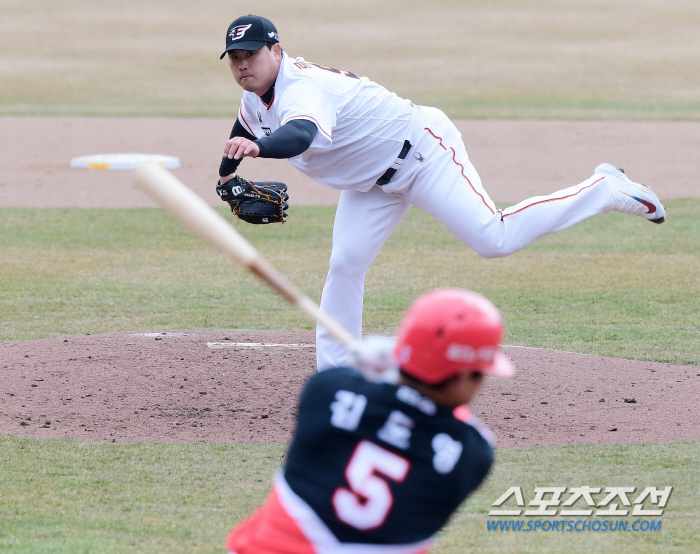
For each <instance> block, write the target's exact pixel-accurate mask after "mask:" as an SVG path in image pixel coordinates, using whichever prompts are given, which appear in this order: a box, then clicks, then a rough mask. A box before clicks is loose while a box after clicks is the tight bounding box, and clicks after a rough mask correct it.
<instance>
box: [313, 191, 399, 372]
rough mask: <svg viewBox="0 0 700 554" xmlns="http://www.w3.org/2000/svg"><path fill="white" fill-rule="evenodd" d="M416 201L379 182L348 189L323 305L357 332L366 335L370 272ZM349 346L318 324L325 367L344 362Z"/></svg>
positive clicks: (321, 361)
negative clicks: (388, 191) (385, 188)
mask: <svg viewBox="0 0 700 554" xmlns="http://www.w3.org/2000/svg"><path fill="white" fill-rule="evenodd" d="M409 208H410V204H409V203H408V202H405V201H404V200H402V199H401V198H399V197H397V196H395V195H393V194H386V193H385V192H383V191H382V190H381V189H380V188H379V187H374V188H372V189H371V190H369V191H368V192H358V191H351V190H344V191H343V192H342V193H341V194H340V200H339V201H338V209H337V211H336V215H335V223H334V224H333V249H332V251H331V259H330V263H329V269H328V277H327V278H326V283H325V285H324V286H323V293H322V295H321V309H322V310H324V311H325V312H327V313H328V314H329V315H331V316H332V317H333V318H334V319H335V320H337V321H338V323H340V324H341V325H342V326H343V327H345V329H347V330H348V331H349V332H350V333H351V334H352V335H353V336H354V337H357V338H360V337H361V336H362V306H363V297H364V290H365V275H366V273H367V270H368V269H369V267H370V266H371V265H372V262H374V259H375V258H376V257H377V254H378V253H379V250H380V249H381V247H382V246H383V245H384V243H385V242H386V239H387V238H389V235H390V234H391V232H392V231H393V230H394V229H395V228H396V226H397V225H398V224H399V222H400V221H401V219H402V218H403V216H404V215H406V212H407V211H408V209H409ZM344 359H345V350H344V348H343V347H342V346H341V345H340V343H338V341H336V340H335V339H334V338H333V337H331V336H330V335H329V334H328V332H327V331H326V330H325V329H324V328H323V327H321V326H320V325H318V326H317V327H316V363H317V367H318V369H319V370H323V369H328V368H330V367H337V366H339V365H342V363H343V361H344Z"/></svg>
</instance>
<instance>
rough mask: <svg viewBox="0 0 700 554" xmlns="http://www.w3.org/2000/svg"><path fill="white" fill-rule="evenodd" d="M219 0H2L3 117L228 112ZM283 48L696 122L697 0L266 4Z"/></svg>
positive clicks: (443, 104) (523, 97) (423, 82)
mask: <svg viewBox="0 0 700 554" xmlns="http://www.w3.org/2000/svg"><path fill="white" fill-rule="evenodd" d="M251 9H253V8H250V7H244V6H242V5H237V4H235V3H233V4H232V3H231V2H227V1H225V0H200V1H198V2H176V3H175V2H172V1H168V0H139V1H137V0H102V1H100V2H80V1H79V0H59V1H52V0H32V1H31V2H27V1H26V0H0V79H1V80H2V83H3V86H2V87H1V88H0V114H34V115H35V114H80V115H120V114H121V115H125V114H129V115H154V114H161V115H184V116H192V115H211V116H230V115H231V114H232V113H234V111H235V109H236V108H237V106H238V100H239V99H240V90H239V89H237V87H236V85H235V83H234V82H233V79H232V78H231V76H230V74H229V72H228V68H227V66H226V62H225V61H219V54H220V53H221V51H223V45H224V36H225V32H226V28H227V26H228V24H229V23H230V22H231V21H232V20H233V19H234V18H235V17H237V16H239V15H242V14H244V13H248V12H249V11H250V10H251ZM253 11H254V12H255V13H258V14H259V15H264V16H267V17H269V18H270V19H272V20H273V21H274V22H275V24H276V25H277V27H278V30H279V31H280V35H281V40H282V45H283V47H284V48H285V49H286V50H287V51H288V52H289V53H290V54H291V55H293V56H303V57H305V58H306V59H307V60H311V61H315V62H318V63H323V64H326V65H334V66H337V67H343V68H347V69H351V70H352V71H354V72H356V73H358V74H360V75H367V76H368V77H370V78H371V79H373V80H376V81H378V82H380V83H381V84H383V85H384V86H387V87H388V88H389V89H390V90H393V91H395V92H396V93H397V94H399V95H400V96H403V97H405V98H410V99H411V100H413V101H414V102H416V103H420V104H428V105H435V106H438V107H440V108H442V109H443V110H445V111H446V112H447V113H448V114H449V115H450V116H452V117H460V118H472V117H478V118H484V117H485V118H494V117H497V118H555V119H600V118H606V119H695V120H697V119H698V118H699V114H700V109H699V108H700V97H699V96H698V90H699V87H700V77H699V76H700V56H698V55H697V53H698V51H699V49H700V33H698V32H697V29H698V24H699V23H700V4H698V2H696V1H694V0H672V1H671V2H669V1H668V0H607V1H606V0H569V1H567V2H558V1H557V0H529V1H528V2H520V1H518V0H470V1H468V2H465V1H460V0H435V1H430V2H424V1H419V0H384V1H382V2H374V1H372V0H354V1H353V2H347V1H345V2H343V1H341V2H337V1H336V2H323V1H321V0H270V1H268V2H265V3H264V5H260V6H255V8H254V9H253Z"/></svg>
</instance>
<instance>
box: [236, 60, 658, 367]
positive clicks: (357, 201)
mask: <svg viewBox="0 0 700 554" xmlns="http://www.w3.org/2000/svg"><path fill="white" fill-rule="evenodd" d="M238 118H239V121H240V122H241V124H243V125H244V126H245V128H246V129H247V130H248V131H249V132H250V133H251V134H253V135H255V136H256V137H257V138H260V137H264V136H265V135H269V134H271V133H272V132H274V131H275V130H277V129H278V128H279V127H280V126H281V125H284V124H285V123H287V122H288V121H291V120H293V119H308V120H310V121H312V122H313V123H315V124H316V126H317V127H318V133H317V134H316V137H315V139H314V141H313V143H312V144H311V147H310V148H309V149H308V150H307V151H305V152H304V153H302V154H301V155H299V156H296V157H294V158H290V162H291V163H292V165H293V166H294V167H296V168H297V169H299V170H300V171H301V172H302V173H304V174H306V175H308V176H309V177H310V178H312V179H314V180H315V181H318V182H319V183H321V184H323V185H326V186H328V187H331V188H334V189H339V190H341V191H342V192H341V195H340V200H339V202H338V208H337V213H336V217H335V224H334V228H333V249H332V253H331V259H330V267H329V271H328V277H327V279H326V283H325V285H324V287H323V293H322V297H321V308H322V309H323V310H325V311H326V312H327V313H329V314H330V315H331V316H332V317H333V318H335V319H336V320H337V321H338V322H339V323H340V324H341V325H343V326H344V327H345V328H346V329H348V331H350V332H351V333H352V334H353V335H354V336H355V337H357V338H359V337H361V336H362V304H363V296H364V280H365V274H366V273H367V270H368V269H369V267H370V266H371V265H372V262H373V261H374V259H375V257H376V256H377V254H378V253H379V250H380V249H381V247H382V245H383V244H384V242H385V241H386V240H387V238H388V237H389V235H390V234H391V232H392V231H393V230H394V228H395V227H396V226H397V225H398V224H399V222H400V221H401V219H402V218H403V216H404V215H405V214H406V212H407V211H408V209H409V208H410V206H411V205H415V206H417V207H418V208H420V209H421V210H423V211H425V212H428V213H430V214H431V215H432V216H433V217H435V219H437V220H438V221H440V222H441V223H442V224H443V225H445V227H447V228H448V229H449V230H450V231H451V232H452V233H453V234H454V235H455V236H456V237H457V238H459V239H460V240H461V241H462V242H463V243H464V244H465V245H467V246H468V247H469V248H471V249H472V250H474V251H475V252H477V253H478V254H480V255H481V256H484V257H487V258H497V257H502V256H507V255H509V254H512V253H514V252H516V251H517V250H520V249H521V248H523V247H525V246H527V245H528V244H530V243H531V242H532V241H534V240H535V239H537V238H538V237H541V236H543V235H546V234H548V233H554V232H557V231H561V230H563V229H566V228H567V227H570V226H571V225H574V224H575V223H578V222H579V221H582V220H583V219H585V218H588V217H590V216H593V215H596V214H603V213H606V212H609V211H611V210H612V209H613V207H614V206H615V204H614V202H615V201H614V198H613V193H611V190H610V186H609V184H608V182H609V181H610V180H611V179H615V178H616V177H614V176H613V177H611V176H609V175H608V176H606V175H601V174H596V175H594V176H593V177H591V178H589V179H586V180H585V181H583V182H582V183H580V184H578V185H575V186H572V187H569V188H566V189H564V190H560V191H558V192H555V193H554V194H550V195H549V196H541V197H535V198H530V199H528V200H525V201H523V202H521V203H519V204H517V205H515V206H512V207H510V208H507V209H506V210H498V209H496V206H495V205H494V203H493V201H492V200H491V199H490V198H489V195H488V194H487V193H486V191H485V190H484V188H483V187H482V185H481V180H480V179H479V175H478V174H477V172H476V170H475V169H474V167H473V166H472V164H471V163H470V161H469V157H468V155H467V152H466V150H465V147H464V144H463V142H462V138H461V134H460V133H459V131H458V130H457V128H456V127H455V126H454V124H453V123H452V122H451V121H450V120H449V119H448V118H447V116H445V114H444V113H442V111H440V110H438V109H436V108H429V107H424V106H416V105H413V104H412V103H411V102H410V101H409V100H405V99H402V98H399V97H398V96H396V95H395V94H394V93H391V92H389V91H388V90H386V89H385V88H384V87H382V86H380V85H378V84H376V83H374V82H372V81H370V80H369V79H367V78H366V77H362V78H359V77H358V76H357V75H355V74H353V73H351V72H349V71H343V70H339V69H335V68H331V67H327V66H322V65H318V64H314V63H311V62H307V61H304V60H303V59H302V58H297V59H294V58H290V57H289V56H287V55H286V54H284V55H283V59H282V64H281V67H280V71H279V74H278V76H277V80H276V82H275V89H274V96H273V98H272V100H271V102H270V104H269V105H266V104H264V103H263V101H262V100H261V98H260V97H258V96H257V95H256V94H253V93H250V92H246V91H244V93H243V98H242V101H241V105H240V109H239V114H238ZM405 141H409V142H410V145H411V148H410V150H409V151H408V155H407V156H406V157H405V159H404V160H398V159H397V157H398V155H399V153H400V152H401V151H402V147H403V145H404V143H405ZM392 165H393V167H394V169H396V171H395V173H394V174H393V175H392V177H391V180H390V181H389V182H388V183H386V184H384V185H382V186H380V185H377V184H376V183H377V180H378V179H379V178H380V177H382V176H383V175H384V174H385V172H386V171H387V169H389V168H390V167H392ZM645 210H646V208H645ZM316 348H317V363H318V368H319V369H326V368H328V367H335V366H340V365H342V363H343V360H344V357H345V351H344V349H343V348H342V347H341V346H340V344H339V343H337V342H336V341H335V340H334V339H333V338H332V337H331V336H330V335H329V334H328V333H327V332H326V331H325V329H323V328H322V327H320V326H319V327H318V328H317V331H316Z"/></svg>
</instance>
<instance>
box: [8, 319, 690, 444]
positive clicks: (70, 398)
mask: <svg viewBox="0 0 700 554" xmlns="http://www.w3.org/2000/svg"><path fill="white" fill-rule="evenodd" d="M235 343H246V345H245V346H244V345H242V344H239V345H236V344H235ZM255 343H264V344H266V345H268V346H264V347H260V346H255ZM313 344H314V336H313V333H310V332H307V333H271V332H267V333H264V332H259V333H251V332H245V333H243V332H228V331H227V332H211V333H195V332H150V333H145V332H142V333H112V334H105V335H85V336H71V337H62V338H52V339H43V340H34V341H26V342H10V343H2V344H0V371H2V375H3V379H2V382H1V383H0V433H3V434H13V435H27V436H33V437H71V438H78V439H90V440H107V441H110V440H114V441H165V442H244V443H286V442H288V441H289V439H290V437H291V432H292V430H293V427H294V418H295V407H296V403H297V398H298V395H299V392H300V390H301V387H302V385H303V383H304V381H305V380H306V379H307V378H308V377H309V376H310V375H312V374H313V372H314V371H315V361H314V360H315V348H314V347H313ZM269 345H281V346H269ZM505 350H506V351H507V353H508V355H510V356H511V357H512V358H513V359H514V360H515V362H516V364H517V366H518V370H519V373H518V375H517V376H516V378H515V379H512V380H508V381H503V380H498V379H488V380H487V381H486V385H485V390H484V391H483V394H481V395H480V396H479V397H478V400H477V402H475V403H474V405H473V407H472V411H473V412H474V413H475V414H476V415H477V416H479V417H480V418H481V419H482V420H484V421H485V422H486V423H487V424H488V426H489V427H491V429H492V430H493V431H494V432H495V433H496V436H497V437H498V440H499V444H500V445H501V446H529V445H562V444H572V443H593V444H602V443H625V442H647V441H656V442H665V441H675V440H698V439H700V413H699V412H698V411H697V410H691V406H694V405H695V401H696V399H697V398H698V397H699V396H700V368H698V367H692V366H678V365H669V364H660V363H651V362H637V361H631V360H620V359H615V358H603V357H598V356H585V355H581V354H572V353H567V352H557V351H551V350H542V349H534V348H520V347H506V348H505Z"/></svg>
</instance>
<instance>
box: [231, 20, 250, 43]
mask: <svg viewBox="0 0 700 554" xmlns="http://www.w3.org/2000/svg"><path fill="white" fill-rule="evenodd" d="M251 25H252V23H249V24H248V25H236V26H235V27H234V28H233V29H231V30H230V31H229V33H228V36H230V37H231V40H238V39H239V38H243V35H245V32H246V31H247V30H248V29H250V27H251Z"/></svg>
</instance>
